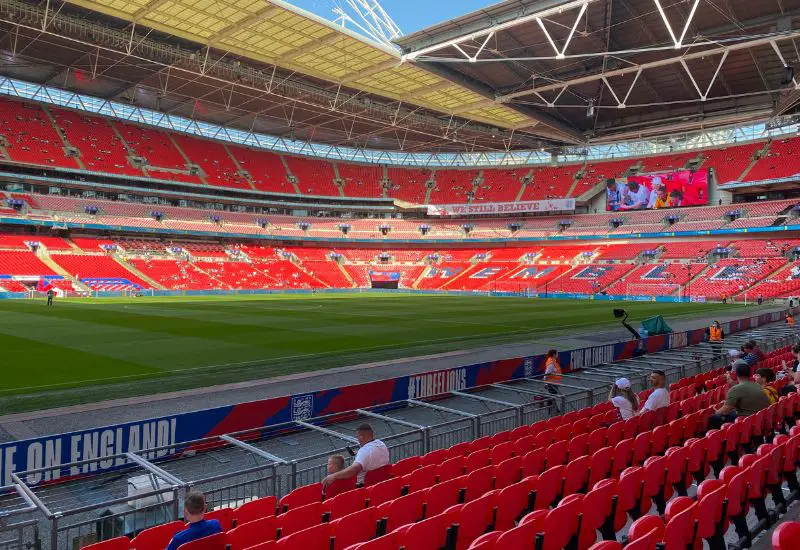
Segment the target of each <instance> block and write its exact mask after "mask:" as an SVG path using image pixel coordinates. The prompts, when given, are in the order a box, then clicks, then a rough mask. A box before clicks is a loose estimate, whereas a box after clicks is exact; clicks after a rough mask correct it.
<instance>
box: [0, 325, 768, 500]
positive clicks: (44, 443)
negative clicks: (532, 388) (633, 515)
mask: <svg viewBox="0 0 800 550" xmlns="http://www.w3.org/2000/svg"><path fill="white" fill-rule="evenodd" d="M782 317H783V312H780V311H778V312H772V313H766V314H761V315H758V316H754V317H746V318H742V319H737V320H734V321H730V322H727V323H724V326H723V328H724V330H725V332H726V333H729V334H732V333H735V332H740V331H743V330H747V329H749V328H753V327H757V326H760V325H763V324H766V323H774V322H777V321H780V320H781V319H782ZM704 338H705V330H704V329H695V330H690V331H686V332H678V333H672V334H668V335H660V336H652V337H649V338H645V339H642V340H629V341H627V342H620V343H616V344H606V345H601V346H592V347H588V348H581V349H577V350H572V351H565V352H561V353H560V354H559V359H560V361H561V364H562V365H563V366H564V371H565V372H570V371H574V370H580V369H581V368H584V367H589V366H593V365H599V364H602V363H607V362H611V361H618V360H622V359H628V358H630V357H632V356H634V354H635V353H638V352H640V351H642V350H644V351H647V352H657V351H663V350H666V349H673V348H682V347H685V346H689V345H694V344H697V343H700V342H701V341H703V339H704ZM544 360H545V356H544V355H533V356H527V357H517V358H513V359H505V360H500V361H492V362H486V363H478V364H472V365H465V366H462V367H457V368H451V369H446V370H440V371H434V372H428V373H424V374H418V375H411V376H401V377H397V378H391V379H387V380H379V381H376V382H370V383H366V384H358V385H353V386H346V387H341V388H334V389H329V390H322V391H317V392H312V393H301V394H296V395H287V396H284V397H276V398H272V399H264V400H259V401H251V402H247V403H239V404H235V405H229V406H224V407H215V408H210V409H204V410H199V411H193V412H187V413H182V414H178V415H172V416H164V417H159V418H151V419H146V420H142V421H138V422H129V423H125V424H117V425H111V426H104V427H100V428H92V429H89V430H83V431H75V432H70V433H65V434H58V435H51V436H47V437H41V438H35V439H28V440H24V441H16V442H11V443H5V444H2V445H0V473H1V474H2V480H1V481H0V485H11V484H12V483H13V479H12V477H11V476H12V474H13V473H16V472H27V474H26V476H25V479H23V481H24V482H25V483H27V484H28V485H30V486H34V485H37V484H40V483H53V482H57V481H59V480H57V479H51V478H49V477H48V476H50V475H51V474H52V473H53V472H60V471H61V469H60V468H52V467H53V466H59V465H67V464H70V465H72V464H73V463H80V462H81V461H87V462H85V463H84V464H75V465H72V466H71V467H70V470H69V472H70V473H69V477H74V476H80V475H87V474H94V473H98V472H103V471H111V470H114V469H118V468H121V467H123V466H124V459H119V458H107V457H114V456H115V455H116V456H117V457H118V456H119V455H121V454H122V453H125V452H141V451H148V450H152V449H159V448H165V449H163V450H157V451H153V452H151V453H145V455H144V456H145V457H146V458H147V459H148V460H154V461H158V460H159V459H166V458H171V457H173V455H174V454H176V453H177V452H178V450H177V449H181V448H182V449H191V442H193V441H197V440H200V439H203V438H206V437H211V436H215V435H221V434H225V433H232V432H239V431H244V430H248V429H257V428H262V427H263V428H267V427H270V426H276V425H279V424H286V423H289V422H292V421H297V420H306V421H308V420H310V419H313V418H315V417H321V416H326V415H331V414H336V413H344V412H347V411H352V410H354V409H358V408H365V407H374V406H379V405H386V404H390V403H395V402H400V401H404V400H406V399H428V398H435V397H436V396H440V395H444V394H447V393H448V392H451V391H460V390H467V389H470V388H475V387H478V386H483V385H487V384H492V383H497V382H502V381H508V380H514V379H518V378H523V377H531V376H536V375H538V374H542V373H543V370H544ZM181 443H187V444H188V445H186V446H185V447H177V448H176V447H175V446H176V444H181ZM42 468H46V470H44V471H45V475H42ZM36 470H39V472H36Z"/></svg>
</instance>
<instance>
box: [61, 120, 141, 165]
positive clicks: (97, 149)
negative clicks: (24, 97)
mask: <svg viewBox="0 0 800 550" xmlns="http://www.w3.org/2000/svg"><path fill="white" fill-rule="evenodd" d="M51 112H52V113H53V118H54V119H55V121H56V124H57V125H58V127H59V128H60V129H61V130H62V131H63V133H64V136H66V138H67V141H69V143H70V145H72V146H73V147H76V148H77V149H78V150H79V151H80V153H81V162H83V165H84V166H85V167H86V169H87V170H91V171H93V172H107V173H111V174H124V175H128V176H138V177H143V176H144V173H143V172H142V171H141V170H139V169H138V168H134V167H133V166H132V165H131V163H130V162H129V161H128V151H127V150H126V149H125V144H124V143H123V142H122V140H121V139H120V138H119V136H118V135H117V133H116V132H115V131H114V129H113V128H112V127H111V123H110V121H109V120H108V119H107V118H101V117H95V116H89V115H86V114H83V113H79V112H76V111H67V110H62V109H52V111H51Z"/></svg>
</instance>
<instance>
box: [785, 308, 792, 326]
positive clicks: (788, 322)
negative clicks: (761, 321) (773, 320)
mask: <svg viewBox="0 0 800 550" xmlns="http://www.w3.org/2000/svg"><path fill="white" fill-rule="evenodd" d="M786 326H789V327H793V326H794V316H793V315H792V313H791V312H790V311H787V312H786Z"/></svg>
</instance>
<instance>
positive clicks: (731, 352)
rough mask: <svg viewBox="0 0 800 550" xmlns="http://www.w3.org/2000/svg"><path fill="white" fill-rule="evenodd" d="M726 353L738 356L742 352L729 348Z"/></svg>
mask: <svg viewBox="0 0 800 550" xmlns="http://www.w3.org/2000/svg"><path fill="white" fill-rule="evenodd" d="M728 355H729V356H731V357H739V356H741V355H742V352H741V351H739V350H738V349H729V350H728Z"/></svg>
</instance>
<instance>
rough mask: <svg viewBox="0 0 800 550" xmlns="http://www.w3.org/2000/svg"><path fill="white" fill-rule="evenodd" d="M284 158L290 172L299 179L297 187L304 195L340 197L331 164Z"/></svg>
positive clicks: (300, 158) (306, 159)
mask: <svg viewBox="0 0 800 550" xmlns="http://www.w3.org/2000/svg"><path fill="white" fill-rule="evenodd" d="M284 158H285V159H286V164H287V165H288V166H289V172H291V174H292V175H293V176H294V177H296V178H297V187H298V188H299V189H300V192H301V193H302V194H303V195H320V196H325V197H338V196H339V188H338V187H337V186H336V183H335V181H334V180H335V179H336V174H335V173H334V171H333V165H332V164H331V163H330V162H328V161H325V160H315V159H308V158H303V157H290V156H289V157H284Z"/></svg>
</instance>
